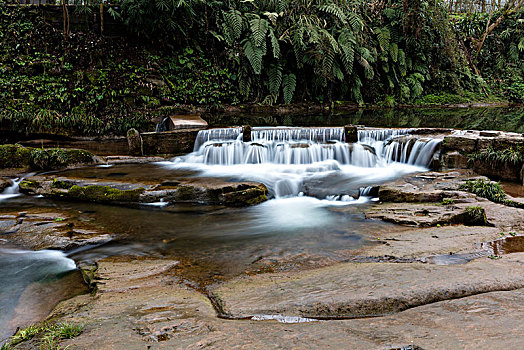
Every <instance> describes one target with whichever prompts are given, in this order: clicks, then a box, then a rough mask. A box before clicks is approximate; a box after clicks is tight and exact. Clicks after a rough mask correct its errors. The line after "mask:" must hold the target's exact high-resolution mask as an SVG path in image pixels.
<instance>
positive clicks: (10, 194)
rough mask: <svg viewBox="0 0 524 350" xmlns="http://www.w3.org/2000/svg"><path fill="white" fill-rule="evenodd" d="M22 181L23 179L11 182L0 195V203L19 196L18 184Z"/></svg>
mask: <svg viewBox="0 0 524 350" xmlns="http://www.w3.org/2000/svg"><path fill="white" fill-rule="evenodd" d="M22 180H23V178H17V179H13V180H11V181H12V182H13V183H12V185H11V186H9V187H7V188H6V189H5V190H4V191H3V192H2V193H0V202H2V201H4V200H7V199H10V198H14V197H18V196H20V192H18V185H19V184H20V182H22Z"/></svg>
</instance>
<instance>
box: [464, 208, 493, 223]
mask: <svg viewBox="0 0 524 350" xmlns="http://www.w3.org/2000/svg"><path fill="white" fill-rule="evenodd" d="M464 225H467V226H493V225H492V224H490V223H489V222H488V218H487V217H486V212H485V210H484V208H481V207H467V208H466V211H465V212H464Z"/></svg>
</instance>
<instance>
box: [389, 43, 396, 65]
mask: <svg viewBox="0 0 524 350" xmlns="http://www.w3.org/2000/svg"><path fill="white" fill-rule="evenodd" d="M389 54H390V55H391V58H392V59H393V62H395V63H397V61H398V45H397V44H396V43H391V44H390V45H389Z"/></svg>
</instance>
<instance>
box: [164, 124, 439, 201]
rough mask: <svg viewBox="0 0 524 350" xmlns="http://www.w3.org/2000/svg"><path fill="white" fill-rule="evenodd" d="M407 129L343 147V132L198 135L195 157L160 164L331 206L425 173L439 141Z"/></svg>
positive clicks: (367, 133)
mask: <svg viewBox="0 0 524 350" xmlns="http://www.w3.org/2000/svg"><path fill="white" fill-rule="evenodd" d="M410 131H411V130H410V129H365V130H359V131H358V142H356V143H346V142H345V139H344V129H343V128H292V127H258V128H253V129H252V130H251V141H250V142H244V141H242V138H243V135H242V129H241V128H223V129H209V130H202V131H200V132H199V133H198V136H197V139H196V142H195V148H194V152H193V153H191V154H189V155H186V156H183V157H177V158H175V159H174V160H172V161H171V162H164V163H162V164H163V165H164V166H166V167H169V168H171V169H186V170H196V171H200V172H201V175H202V176H212V177H224V178H228V179H233V180H248V181H257V182H262V183H264V184H265V185H266V186H267V188H268V190H269V194H270V195H271V196H274V197H276V198H279V197H287V196H299V195H301V194H304V195H306V196H312V197H316V198H320V199H329V200H331V201H345V202H349V201H350V200H349V197H351V198H358V197H359V196H360V195H362V196H365V195H366V193H361V191H360V188H366V187H368V186H373V185H377V184H381V183H383V182H385V181H389V180H392V179H395V178H397V177H400V176H403V175H405V174H409V173H414V172H420V171H424V170H427V168H428V167H429V166H430V164H431V161H432V159H433V156H434V155H435V153H436V152H438V151H439V148H440V144H441V140H440V139H431V138H420V139H417V138H412V137H410V136H411V135H409V134H410Z"/></svg>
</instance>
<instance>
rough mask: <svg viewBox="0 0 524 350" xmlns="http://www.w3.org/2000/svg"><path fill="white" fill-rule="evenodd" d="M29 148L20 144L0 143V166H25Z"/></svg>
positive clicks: (27, 164) (26, 165) (29, 152)
mask: <svg viewBox="0 0 524 350" xmlns="http://www.w3.org/2000/svg"><path fill="white" fill-rule="evenodd" d="M30 154H31V150H30V149H29V148H25V147H22V146H20V145H0V168H1V169H5V168H26V167H28V166H29V164H30Z"/></svg>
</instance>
